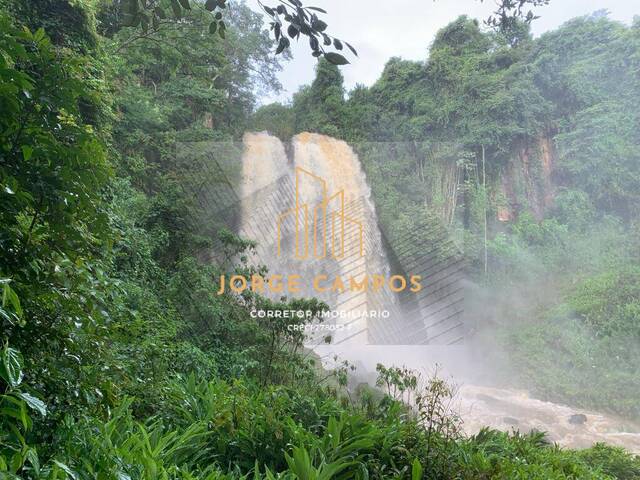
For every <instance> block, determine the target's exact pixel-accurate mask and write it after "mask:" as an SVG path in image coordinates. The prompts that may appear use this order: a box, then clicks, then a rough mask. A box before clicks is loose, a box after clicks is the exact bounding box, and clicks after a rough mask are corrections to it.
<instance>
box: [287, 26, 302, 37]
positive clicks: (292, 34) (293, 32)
mask: <svg viewBox="0 0 640 480" xmlns="http://www.w3.org/2000/svg"><path fill="white" fill-rule="evenodd" d="M287 33H288V34H289V37H291V38H295V37H297V36H298V35H299V34H300V32H299V31H298V29H297V28H296V27H294V26H293V25H289V27H288V28H287Z"/></svg>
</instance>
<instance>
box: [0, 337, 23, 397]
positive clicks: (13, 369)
mask: <svg viewBox="0 0 640 480" xmlns="http://www.w3.org/2000/svg"><path fill="white" fill-rule="evenodd" d="M0 355H1V358H0V377H2V379H3V380H4V381H5V382H6V383H7V384H8V385H9V386H10V387H17V386H18V385H20V383H21V382H22V379H23V377H24V374H23V373H22V365H23V360H22V355H21V354H20V352H19V351H18V350H15V349H13V348H10V347H9V344H5V346H4V348H3V349H2V352H0Z"/></svg>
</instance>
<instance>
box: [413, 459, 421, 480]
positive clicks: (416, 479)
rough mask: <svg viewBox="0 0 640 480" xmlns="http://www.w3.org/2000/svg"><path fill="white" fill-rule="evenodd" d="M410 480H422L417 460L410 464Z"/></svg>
mask: <svg viewBox="0 0 640 480" xmlns="http://www.w3.org/2000/svg"><path fill="white" fill-rule="evenodd" d="M411 480H422V465H420V462H419V461H418V459H417V458H416V459H415V460H414V461H413V463H412V464H411Z"/></svg>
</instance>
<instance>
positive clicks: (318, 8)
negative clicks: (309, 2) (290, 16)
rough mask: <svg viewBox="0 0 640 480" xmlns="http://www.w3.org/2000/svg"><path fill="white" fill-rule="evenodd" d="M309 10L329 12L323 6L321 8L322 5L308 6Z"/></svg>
mask: <svg viewBox="0 0 640 480" xmlns="http://www.w3.org/2000/svg"><path fill="white" fill-rule="evenodd" d="M307 10H315V11H316V12H320V13H327V11H326V10H324V9H323V8H320V7H307Z"/></svg>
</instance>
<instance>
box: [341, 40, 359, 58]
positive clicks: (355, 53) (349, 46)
mask: <svg viewBox="0 0 640 480" xmlns="http://www.w3.org/2000/svg"><path fill="white" fill-rule="evenodd" d="M344 44H345V45H346V46H347V47H348V48H349V50H351V52H352V53H353V54H354V55H355V56H356V57H357V56H358V52H356V49H355V48H353V47H352V46H351V44H350V43H349V42H344Z"/></svg>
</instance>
